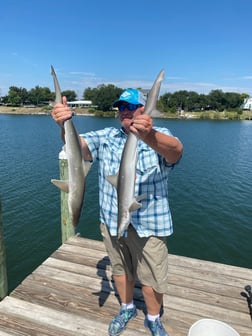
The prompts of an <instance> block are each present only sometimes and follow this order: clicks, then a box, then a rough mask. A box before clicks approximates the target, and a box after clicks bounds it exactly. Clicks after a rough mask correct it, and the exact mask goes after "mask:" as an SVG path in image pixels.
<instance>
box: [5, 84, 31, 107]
mask: <svg viewBox="0 0 252 336" xmlns="http://www.w3.org/2000/svg"><path fill="white" fill-rule="evenodd" d="M27 98H28V92H27V90H26V89H24V88H18V87H16V86H11V87H10V88H9V92H8V100H7V102H8V104H10V105H13V106H20V105H23V104H24V103H25V102H26V101H27Z"/></svg>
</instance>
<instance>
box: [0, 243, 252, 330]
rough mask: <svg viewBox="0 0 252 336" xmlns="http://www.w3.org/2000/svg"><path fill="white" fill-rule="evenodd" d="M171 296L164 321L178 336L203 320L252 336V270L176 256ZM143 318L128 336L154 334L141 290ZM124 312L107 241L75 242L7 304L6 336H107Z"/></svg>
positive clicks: (0, 314)
mask: <svg viewBox="0 0 252 336" xmlns="http://www.w3.org/2000/svg"><path fill="white" fill-rule="evenodd" d="M169 263H170V268H169V289H168V292H167V294H166V295H165V298H164V315H163V316H162V320H163V322H164V325H165V327H166V329H167V331H168V332H169V334H170V336H187V334H188V330H189V328H190V326H191V325H192V324H193V323H194V322H196V321H197V320H199V319H201V318H213V319H217V320H221V321H223V322H226V323H228V324H229V325H231V326H232V327H233V328H234V329H235V330H236V331H237V332H238V333H239V334H240V336H251V335H252V321H251V315H250V310H249V305H248V302H247V299H246V297H245V296H244V294H242V292H245V291H244V286H246V285H248V284H251V282H252V270H251V269H246V268H240V267H233V266H227V265H223V264H218V263H213V262H208V261H202V260H197V259H192V258H187V257H180V256H176V255H169ZM135 302H136V304H137V308H138V316H137V317H136V318H135V319H133V320H131V321H130V322H129V324H128V327H127V329H126V330H125V331H124V333H123V335H124V336H133V335H134V336H138V335H139V336H140V335H150V334H149V332H148V330H147V329H145V328H144V326H143V321H144V313H143V311H144V303H143V299H142V296H141V290H140V288H139V287H138V286H136V288H135ZM118 309H119V303H118V298H117V295H116V292H115V289H114V284H113V281H112V279H111V271H110V264H109V259H108V257H107V255H106V252H105V250H104V246H103V243H102V242H98V241H94V240H89V239H84V238H80V237H72V238H70V239H69V240H68V241H67V242H66V243H64V244H63V245H62V246H61V247H60V248H59V249H58V250H57V251H56V252H54V253H53V254H52V255H51V256H50V257H49V258H48V259H47V260H45V262H43V264H42V265H41V266H39V267H38V268H37V269H36V270H35V271H34V272H33V273H32V274H30V275H29V276H28V277H27V278H26V279H25V280H24V281H23V282H22V283H21V284H20V285H19V286H18V287H17V288H16V289H15V290H14V291H13V292H12V293H11V294H10V295H9V296H7V297H5V298H4V299H3V300H2V301H1V302H0V336H1V335H36V336H52V335H53V336H73V335H74V336H77V335H85V336H89V335H96V336H103V335H104V336H105V335H106V336H107V335H108V333H107V329H108V324H109V322H110V320H111V318H112V317H113V316H114V315H115V314H116V313H117V311H118Z"/></svg>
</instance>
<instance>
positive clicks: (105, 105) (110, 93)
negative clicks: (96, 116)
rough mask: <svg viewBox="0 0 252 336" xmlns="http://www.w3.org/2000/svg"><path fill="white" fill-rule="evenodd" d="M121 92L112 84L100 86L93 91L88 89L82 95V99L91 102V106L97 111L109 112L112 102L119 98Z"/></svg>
mask: <svg viewBox="0 0 252 336" xmlns="http://www.w3.org/2000/svg"><path fill="white" fill-rule="evenodd" d="M122 91H123V90H122V89H120V88H118V87H116V86H115V85H113V84H108V85H104V84H102V85H99V86H98V87H97V88H94V89H91V88H90V87H88V88H87V89H86V90H85V91H84V93H83V98H84V99H88V100H91V101H92V104H93V105H96V106H97V109H99V110H102V111H110V110H111V109H112V104H113V102H114V101H115V100H116V99H117V98H118V97H119V96H120V94H121V93H122Z"/></svg>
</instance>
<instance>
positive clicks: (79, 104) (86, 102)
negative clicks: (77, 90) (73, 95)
mask: <svg viewBox="0 0 252 336" xmlns="http://www.w3.org/2000/svg"><path fill="white" fill-rule="evenodd" d="M67 105H68V106H70V107H91V106H92V101H91V100H75V101H70V102H69V101H68V102H67Z"/></svg>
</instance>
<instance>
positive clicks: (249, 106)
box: [241, 97, 252, 111]
mask: <svg viewBox="0 0 252 336" xmlns="http://www.w3.org/2000/svg"><path fill="white" fill-rule="evenodd" d="M241 108H242V109H243V110H250V111H251V110H252V97H249V98H245V99H244V102H243V104H242V106H241Z"/></svg>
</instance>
